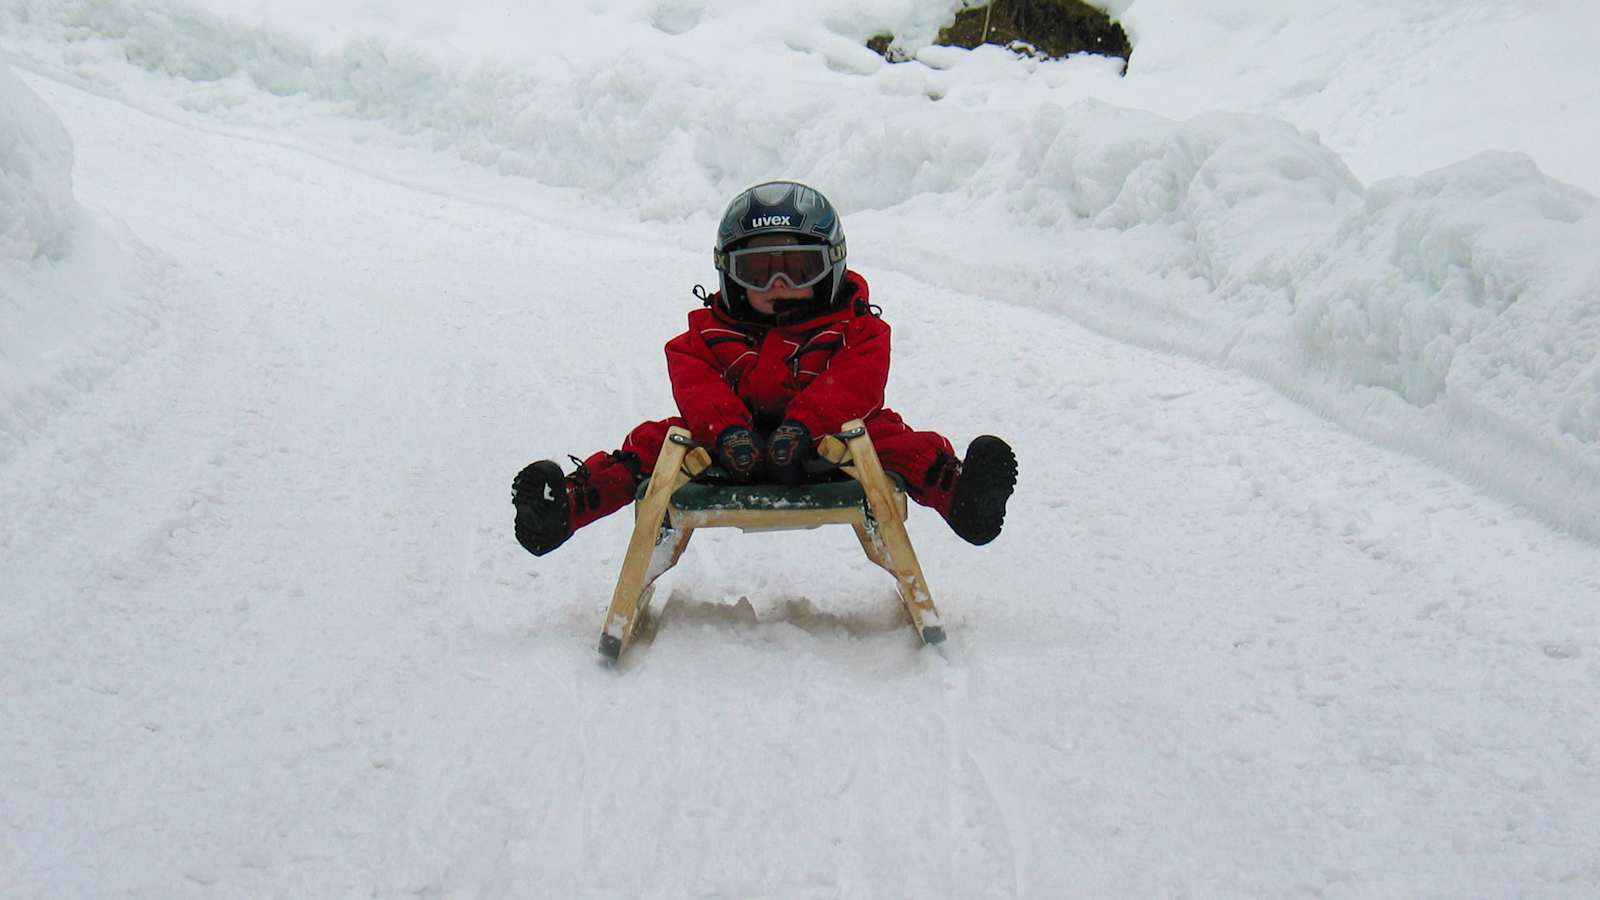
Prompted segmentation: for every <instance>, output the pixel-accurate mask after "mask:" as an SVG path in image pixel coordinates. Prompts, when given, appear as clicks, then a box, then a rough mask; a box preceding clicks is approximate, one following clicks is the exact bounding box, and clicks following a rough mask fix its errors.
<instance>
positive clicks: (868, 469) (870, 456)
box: [844, 420, 944, 644]
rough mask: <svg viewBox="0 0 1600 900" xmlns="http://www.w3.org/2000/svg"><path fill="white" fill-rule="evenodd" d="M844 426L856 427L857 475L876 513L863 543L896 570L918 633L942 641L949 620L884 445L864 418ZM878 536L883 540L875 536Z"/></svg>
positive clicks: (861, 533) (862, 532)
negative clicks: (932, 588) (886, 463)
mask: <svg viewBox="0 0 1600 900" xmlns="http://www.w3.org/2000/svg"><path fill="white" fill-rule="evenodd" d="M844 430H845V432H846V433H851V437H850V439H849V441H848V442H847V446H848V447H849V451H850V460H851V461H852V462H853V463H854V464H855V471H854V476H855V478H856V480H858V481H860V482H861V489H862V491H863V492H864V493H866V495H867V508H868V509H869V510H870V511H871V513H872V523H871V524H870V525H867V526H857V531H856V535H857V536H858V537H860V538H861V546H862V549H864V550H866V551H867V556H868V558H870V559H872V561H873V562H875V563H878V565H880V566H883V567H884V568H885V569H888V570H889V571H890V573H892V574H893V575H894V578H895V587H896V588H897V589H898V590H899V592H900V602H901V603H902V604H904V606H905V608H906V614H907V615H909V616H910V617H911V626H912V627H913V628H915V629H916V631H917V636H918V637H920V638H922V640H923V642H924V643H928V644H937V643H940V642H942V641H943V640H944V624H943V622H941V621H940V619H939V610H938V608H937V607H935V606H934V605H933V594H932V593H931V592H929V590H928V580H927V578H925V577H924V576H923V574H922V564H921V563H919V562H917V553H916V551H915V550H913V549H912V548H911V536H910V535H909V534H907V533H906V523H905V514H904V513H903V512H902V510H901V508H900V506H899V504H897V503H896V502H895V496H894V489H893V487H891V486H890V482H889V476H888V475H886V474H884V471H883V463H882V462H880V461H879V460H878V451H877V450H875V449H874V448H873V446H872V441H871V440H869V439H868V438H867V430H866V427H865V426H864V425H863V424H862V423H861V421H860V420H856V421H852V422H849V423H846V424H845V427H844ZM873 537H876V538H877V540H872V538H873ZM875 550H876V551H877V552H876V553H875V552H874V551H875ZM880 557H881V558H880ZM885 563H887V565H884V564H885Z"/></svg>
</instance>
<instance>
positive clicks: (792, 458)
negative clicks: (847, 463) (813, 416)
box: [767, 419, 815, 484]
mask: <svg viewBox="0 0 1600 900" xmlns="http://www.w3.org/2000/svg"><path fill="white" fill-rule="evenodd" d="M814 449H815V448H813V447H812V444H811V429H809V428H807V427H805V426H804V425H801V424H800V423H799V422H796V421H795V420H793V419H789V420H788V421H786V422H784V423H783V424H782V425H779V426H778V427H777V428H774V429H773V430H772V434H771V436H769V437H768V438H767V471H768V472H769V473H771V475H772V479H773V480H774V481H776V482H778V483H779V484H799V483H800V481H801V479H802V478H803V477H804V475H805V472H804V470H803V469H802V468H801V463H803V462H805V459H806V457H808V456H810V455H811V454H812V452H813V451H814Z"/></svg>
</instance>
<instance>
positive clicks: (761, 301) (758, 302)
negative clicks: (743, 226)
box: [745, 234, 815, 316]
mask: <svg viewBox="0 0 1600 900" xmlns="http://www.w3.org/2000/svg"><path fill="white" fill-rule="evenodd" d="M798 243H800V239H799V238H798V237H795V236H794V235H792V234H763V235H760V236H758V237H753V238H751V239H750V243H749V244H747V245H746V246H750V247H788V246H792V245H795V244H798ZM745 294H746V296H748V297H749V298H750V308H752V309H754V310H755V311H756V312H758V313H760V314H762V315H763V316H770V315H775V314H776V313H777V302H778V301H779V300H810V299H811V298H812V297H814V296H815V293H814V289H813V288H810V287H803V288H797V287H795V286H794V285H792V284H790V283H789V280H788V279H787V278H785V277H784V276H782V275H780V276H778V280H777V281H774V282H773V283H772V288H771V289H770V290H765V291H756V290H750V291H746V292H745Z"/></svg>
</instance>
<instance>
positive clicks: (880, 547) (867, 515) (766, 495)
mask: <svg viewBox="0 0 1600 900" xmlns="http://www.w3.org/2000/svg"><path fill="white" fill-rule="evenodd" d="M817 455H818V456H819V457H820V458H821V459H823V460H825V461H826V462H827V463H828V464H831V465H832V466H835V467H837V468H838V470H839V471H841V472H844V473H845V474H846V475H849V476H850V478H849V479H847V480H842V481H832V482H821V483H816V484H804V485H796V486H792V487H791V486H785V485H717V484H714V483H708V482H704V481H697V480H695V479H697V478H699V477H701V476H702V475H703V474H707V470H708V469H710V468H711V454H710V453H708V452H707V451H706V449H705V448H704V447H701V446H699V445H697V444H696V443H695V442H694V441H693V440H691V439H690V437H689V432H688V431H687V430H685V429H683V428H673V429H672V430H671V431H669V432H668V433H667V440H666V442H665V443H664V444H663V445H662V448H661V455H660V456H658V457H657V458H656V466H655V469H654V471H653V472H652V473H651V475H650V478H649V479H648V480H646V481H645V482H644V483H643V484H642V485H640V487H639V494H638V498H637V499H636V500H635V502H634V525H633V538H632V539H631V540H630V541H629V542H628V553H627V555H626V556H624V557H623V560H622V572H621V574H620V575H619V576H618V578H617V588H616V591H615V592H614V593H613V594H612V596H611V609H610V611H609V612H608V613H607V614H606V620H605V626H604V627H603V628H602V629H601V632H600V653H601V655H602V656H604V657H606V658H607V659H609V660H612V661H615V660H617V659H618V658H620V657H621V656H622V653H623V651H624V650H626V649H627V648H628V645H629V643H631V642H632V640H633V637H634V634H635V632H637V631H638V628H639V623H640V621H641V620H642V619H643V618H644V611H645V608H646V607H647V606H648V605H649V602H650V594H651V592H652V590H653V588H654V585H655V581H656V579H657V578H659V577H661V574H662V573H663V572H665V571H667V570H668V569H670V568H672V567H673V566H674V565H677V562H678V557H680V556H682V555H683V548H684V547H685V546H687V545H688V543H689V538H690V536H691V535H693V534H694V531H695V529H697V528H739V529H741V530H744V531H784V530H790V529H800V528H816V527H817V526H819V525H833V524H839V525H850V526H851V527H852V528H854V529H855V532H856V537H857V538H858V539H860V541H861V549H862V550H864V551H866V554H867V558H868V559H871V560H872V561H873V562H874V563H876V564H877V565H878V566H880V567H882V568H883V569H884V570H886V571H888V572H889V574H891V575H893V576H894V578H895V585H896V587H897V589H898V591H899V594H900V602H901V603H902V604H903V605H904V606H905V609H906V613H907V614H908V615H909V616H910V617H911V625H912V627H913V628H915V629H916V632H917V635H918V637H920V638H922V640H923V642H925V643H928V644H937V643H939V642H941V641H943V640H944V628H943V626H942V625H941V624H940V621H939V611H938V610H937V609H936V608H935V607H934V605H933V597H932V595H931V594H929V592H928V583H927V580H926V579H925V578H923V575H922V566H921V565H920V564H919V563H918V562H917V554H916V551H914V550H913V549H912V548H911V538H910V536H909V535H907V534H906V526H905V520H906V495H905V492H904V491H903V490H902V489H901V488H900V486H899V485H898V483H897V482H896V481H895V480H893V479H892V477H891V476H890V475H888V474H887V473H885V472H884V469H883V465H882V464H881V463H880V462H879V461H878V454H877V451H876V450H874V449H873V447H872V441H871V440H870V439H868V437H867V429H866V426H865V425H863V424H862V422H861V420H860V419H855V420H852V421H850V422H847V423H845V426H844V430H843V431H841V432H840V433H838V434H836V435H829V436H828V437H826V438H823V440H822V442H821V443H820V444H819V445H818V447H817Z"/></svg>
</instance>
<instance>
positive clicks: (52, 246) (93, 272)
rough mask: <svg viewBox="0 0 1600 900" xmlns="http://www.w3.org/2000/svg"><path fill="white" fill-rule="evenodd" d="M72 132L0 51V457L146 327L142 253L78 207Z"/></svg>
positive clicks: (150, 318)
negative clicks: (70, 134)
mask: <svg viewBox="0 0 1600 900" xmlns="http://www.w3.org/2000/svg"><path fill="white" fill-rule="evenodd" d="M72 166H73V151H72V140H71V138H70V136H69V135H68V134H67V131H66V129H65V128H64V127H62V124H61V121H60V119H59V118H57V116H56V115H55V113H54V112H53V111H52V110H51V109H50V108H49V106H48V105H46V104H45V102H44V101H43V100H41V99H40V98H39V96H38V94H36V93H34V91H33V90H31V89H30V88H29V87H28V86H27V85H25V84H24V83H23V82H22V81H21V80H20V79H18V77H17V75H16V74H15V73H14V72H13V71H12V70H11V68H10V67H9V66H8V65H5V64H4V62H3V61H0V459H4V458H5V457H6V456H8V455H9V454H10V452H11V451H12V450H13V449H14V448H15V447H16V446H17V445H18V444H20V442H21V441H22V440H23V438H24V437H25V436H26V435H27V434H28V433H29V432H31V431H32V430H33V429H36V428H38V427H39V426H40V425H41V424H42V423H43V422H45V421H46V420H47V419H48V418H49V416H50V415H51V414H53V413H54V412H55V411H57V410H59V409H60V408H61V407H62V406H63V405H64V403H65V402H66V398H67V397H69V396H70V395H72V394H74V393H76V392H79V391H82V390H83V389H85V388H87V387H88V386H90V385H92V384H93V383H94V382H96V381H97V380H98V379H100V378H103V377H104V376H105V375H106V373H108V372H109V371H111V370H112V369H114V368H116V367H117V366H118V365H120V364H121V363H122V362H123V361H125V360H126V359H127V358H128V357H129V356H130V355H131V354H132V353H133V352H134V349H135V348H136V346H137V345H138V341H139V340H140V337H141V335H143V334H146V333H148V332H149V331H150V329H152V328H153V327H154V324H155V320H154V309H155V304H156V303H157V302H158V300H157V294H158V291H157V290H156V289H155V288H154V287H153V284H154V281H153V279H154V272H153V269H152V268H151V265H152V263H151V261H150V260H149V259H148V258H147V256H146V254H145V252H144V251H143V249H142V248H141V247H140V246H139V244H138V242H137V241H136V240H135V239H134V237H133V236H132V235H131V234H128V233H127V231H126V229H124V228H122V227H121V226H120V225H118V224H117V223H115V222H108V221H103V220H101V219H99V218H97V217H95V216H93V215H91V214H89V213H87V212H85V211H84V210H82V209H80V208H79V206H78V203H77V201H76V199H75V198H74V196H73V189H72Z"/></svg>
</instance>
